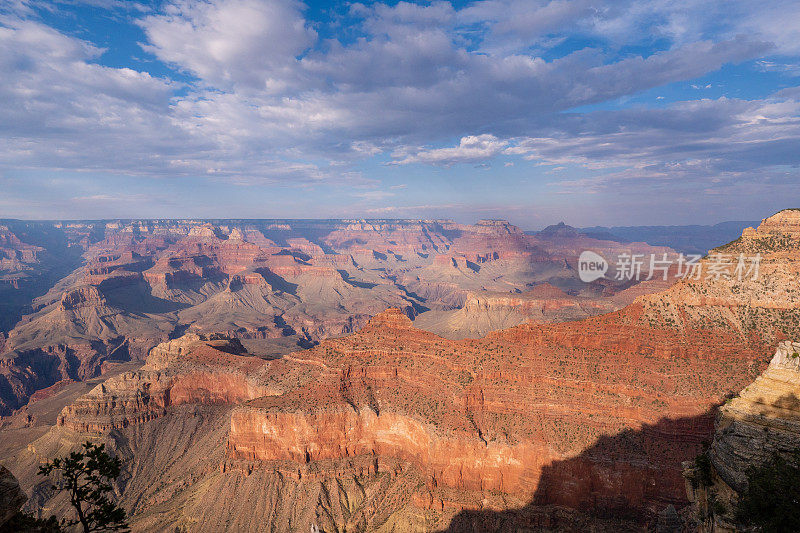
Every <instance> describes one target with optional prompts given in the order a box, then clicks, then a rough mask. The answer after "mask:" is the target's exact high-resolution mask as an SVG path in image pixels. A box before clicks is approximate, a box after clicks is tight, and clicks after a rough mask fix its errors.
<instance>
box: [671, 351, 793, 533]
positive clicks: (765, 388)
mask: <svg viewBox="0 0 800 533" xmlns="http://www.w3.org/2000/svg"><path fill="white" fill-rule="evenodd" d="M798 447H800V343H796V342H790V341H784V342H782V343H781V344H780V345H779V346H778V349H777V351H776V352H775V356H774V357H773V358H772V360H771V361H770V363H769V366H768V367H767V369H766V370H765V371H764V372H763V373H762V374H761V375H759V376H758V377H757V378H756V380H755V381H753V382H752V383H750V384H749V385H747V386H746V387H745V388H744V389H743V390H742V391H741V392H740V393H739V394H738V395H737V396H736V397H734V398H732V399H731V400H729V401H727V402H726V403H725V405H723V406H722V407H721V408H720V410H719V414H718V417H717V422H716V431H715V433H714V440H713V442H712V443H711V448H710V449H709V451H708V457H709V459H710V462H711V468H710V472H711V476H710V478H711V485H709V486H704V485H702V484H699V485H698V484H697V483H696V482H695V483H691V482H687V490H688V493H689V497H690V499H691V500H692V502H693V504H694V507H695V511H696V514H697V515H698V516H699V517H700V520H699V522H700V530H701V531H704V532H705V531H707V532H715V533H723V532H734V531H737V528H736V521H735V516H734V515H735V509H736V504H737V501H738V498H739V496H740V495H741V494H742V493H743V492H744V491H746V489H747V471H748V469H749V468H750V467H752V466H758V465H760V464H762V463H764V462H765V461H766V460H768V459H770V458H771V457H772V455H773V454H774V453H787V452H792V451H793V450H795V449H797V448H798ZM685 467H686V473H687V477H689V479H690V480H691V479H697V476H698V473H697V467H696V466H695V464H694V463H687V464H686V465H685ZM712 500H714V501H717V502H719V503H721V504H722V510H723V512H720V507H719V505H716V506H715V505H712V503H711V502H712Z"/></svg>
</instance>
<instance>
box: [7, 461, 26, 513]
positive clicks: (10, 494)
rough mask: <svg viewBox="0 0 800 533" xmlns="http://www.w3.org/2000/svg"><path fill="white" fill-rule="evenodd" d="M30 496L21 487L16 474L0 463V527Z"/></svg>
mask: <svg viewBox="0 0 800 533" xmlns="http://www.w3.org/2000/svg"><path fill="white" fill-rule="evenodd" d="M26 501H28V496H27V495H26V494H25V493H24V492H22V489H21V488H19V482H17V478H15V477H14V474H12V473H11V472H9V471H8V469H7V468H6V467H4V466H2V465H0V527H2V526H3V524H5V523H6V522H8V521H9V520H10V519H11V517H13V516H14V515H15V514H17V513H18V512H19V510H20V508H21V507H22V506H23V504H24V503H25V502H26Z"/></svg>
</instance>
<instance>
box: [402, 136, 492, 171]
mask: <svg viewBox="0 0 800 533" xmlns="http://www.w3.org/2000/svg"><path fill="white" fill-rule="evenodd" d="M507 145H508V141H501V140H498V139H497V137H495V136H494V135H490V134H483V135H468V136H466V137H462V138H461V141H460V142H459V143H458V146H454V147H452V148H431V149H415V150H411V153H409V149H402V150H399V151H397V152H395V154H393V157H395V160H394V161H393V162H392V164H395V165H408V164H410V163H426V164H429V165H442V166H449V165H453V164H456V163H480V162H482V161H485V160H486V159H491V158H492V157H495V156H496V155H498V154H499V153H500V152H502V151H503V149H504V148H505V147H506V146H507Z"/></svg>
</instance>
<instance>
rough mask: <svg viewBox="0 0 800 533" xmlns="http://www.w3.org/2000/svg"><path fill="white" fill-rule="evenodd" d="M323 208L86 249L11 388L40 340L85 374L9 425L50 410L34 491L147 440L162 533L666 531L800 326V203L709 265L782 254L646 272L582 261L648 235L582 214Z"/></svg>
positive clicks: (150, 231)
mask: <svg viewBox="0 0 800 533" xmlns="http://www.w3.org/2000/svg"><path fill="white" fill-rule="evenodd" d="M305 224H306V225H307V226H306V227H304V230H303V232H302V234H303V235H305V237H301V236H296V235H297V234H296V233H292V235H293V236H292V237H286V238H284V239H281V238H279V237H278V236H277V235H276V234H275V233H270V231H267V229H265V226H264V227H262V229H260V230H258V232H257V233H258V234H256V233H255V232H254V230H252V229H247V225H246V224H244V225H241V227H237V226H235V225H233V224H231V225H225V224H216V225H214V224H205V223H203V224H196V225H195V224H187V225H186V226H185V228H184V229H185V233H186V235H185V236H182V237H181V238H180V239H178V240H177V241H175V242H174V243H171V241H170V239H172V237H168V235H172V233H170V232H172V231H175V230H174V229H163V227H161V226H159V225H157V224H151V225H149V226H146V228H145V229H146V231H143V228H142V226H141V224H140V225H139V226H131V225H130V224H121V223H120V224H119V227H118V228H112V230H109V229H108V228H107V227H106V229H105V230H104V233H103V234H104V237H103V240H100V241H97V242H96V243H94V244H89V245H87V248H86V249H87V252H84V254H85V256H86V258H87V262H86V266H84V267H82V268H81V269H79V270H78V271H76V272H73V273H72V274H70V275H69V276H68V277H67V278H65V279H64V280H62V281H61V282H59V284H58V285H57V287H54V288H53V289H51V290H50V291H49V292H48V294H47V295H45V296H44V297H40V298H39V299H37V300H34V303H33V304H32V305H33V306H34V308H36V309H37V310H36V311H34V313H32V314H31V315H28V316H27V317H26V318H23V319H22V321H21V322H20V323H19V324H17V326H15V328H14V329H12V330H11V331H10V332H9V335H8V340H7V341H6V348H7V349H9V353H12V354H13V355H12V356H11V357H7V358H6V359H5V360H7V361H13V363H9V364H6V366H4V368H5V369H6V370H4V372H5V373H4V374H3V376H7V377H6V378H5V379H6V383H7V384H10V383H17V385H15V386H16V387H17V389H13V387H12V390H18V391H19V390H31V389H33V388H35V386H31V387H29V388H28V389H25V388H24V387H25V385H24V384H25V383H28V382H25V379H24V376H23V374H24V372H21V371H20V370H19V369H20V368H22V367H21V363H20V361H28V363H26V364H28V367H26V368H28V369H29V370H27V372H28V373H29V374H30V375H31V376H33V375H34V374H35V375H36V376H39V375H40V374H39V373H36V372H35V370H36V369H34V368H33V364H34V363H33V361H38V360H40V359H41V358H39V357H38V356H39V355H41V354H48V355H49V357H50V359H47V360H48V361H51V362H50V363H49V364H50V365H53V366H54V367H55V368H56V369H57V370H55V372H61V374H59V375H60V376H64V377H63V378H62V380H63V382H64V383H65V384H64V385H63V386H59V385H57V383H62V381H57V382H55V383H51V384H49V385H47V383H48V382H47V380H42V381H41V382H40V383H39V384H41V385H47V387H50V388H49V389H44V387H43V389H44V392H42V393H40V394H39V395H38V396H36V395H34V396H30V394H33V393H30V394H29V395H28V397H30V398H31V401H30V403H28V404H27V405H24V406H22V407H17V408H16V409H17V410H16V412H15V413H14V414H13V415H12V416H10V417H8V418H7V420H6V422H5V423H6V425H5V426H4V427H3V429H2V431H3V436H4V438H8V439H10V436H11V435H17V434H20V435H21V433H19V432H21V431H23V430H25V431H30V429H31V427H30V426H36V427H41V430H39V431H37V432H35V433H30V432H29V433H26V435H30V436H31V438H29V439H28V441H27V442H25V443H24V444H23V441H22V440H20V442H19V444H18V445H14V446H9V447H8V448H7V450H8V452H7V453H8V459H7V460H6V461H4V464H6V466H8V467H9V469H10V470H11V471H12V472H13V473H14V475H15V476H16V477H17V478H18V479H19V480H20V483H21V485H22V488H23V489H24V490H25V491H26V492H27V493H28V494H29V495H31V498H30V500H29V501H28V503H27V504H26V509H27V510H29V511H32V512H36V513H42V514H43V515H47V514H49V513H52V512H60V511H61V510H63V509H64V508H65V506H66V505H67V504H68V502H66V500H65V499H64V497H63V495H58V494H53V493H52V492H51V491H50V490H49V489H48V484H47V483H46V482H45V481H43V480H41V479H37V477H36V475H35V471H36V467H37V465H38V464H39V463H40V461H41V460H43V459H46V458H50V457H53V456H56V455H58V454H61V453H63V452H64V451H66V450H69V449H70V448H71V447H72V446H75V445H77V444H78V443H80V442H82V441H85V440H86V439H93V440H96V441H100V442H105V443H106V444H107V446H108V448H109V449H110V450H111V451H112V452H113V453H114V454H115V455H116V456H118V457H120V458H121V459H122V461H123V464H124V465H125V472H124V475H123V476H121V478H120V479H119V480H117V483H116V491H117V494H118V497H119V501H120V503H121V504H122V505H123V506H124V507H125V508H126V509H127V510H128V512H129V513H130V516H131V523H132V525H133V527H134V529H135V530H140V531H160V530H165V529H171V530H179V531H184V530H185V531H219V530H238V531H261V530H263V528H264V527H265V525H267V526H268V527H269V528H270V529H271V530H273V531H296V530H305V531H308V530H311V528H312V527H316V528H319V530H320V531H325V532H332V531H387V532H388V531H515V530H519V529H522V530H525V529H532V530H554V531H555V530H561V531H563V530H572V531H585V530H594V531H642V530H646V529H647V528H648V527H654V526H655V524H656V522H657V521H658V520H659V517H662V516H664V513H665V511H666V510H668V509H670V508H672V509H673V510H674V509H675V508H677V509H679V510H680V512H681V517H682V518H681V520H685V521H686V523H687V524H688V523H689V521H690V520H691V518H690V517H689V516H688V515H687V513H686V511H687V509H689V507H688V503H689V500H688V498H687V491H686V481H685V478H684V468H685V465H684V464H683V463H684V462H685V461H687V460H691V459H693V458H694V457H696V456H697V455H698V454H699V453H700V452H701V451H702V450H703V442H704V441H706V440H711V439H712V437H713V436H714V431H715V430H714V422H715V417H716V416H717V408H718V406H719V405H720V404H722V403H723V402H724V400H725V399H726V398H730V397H732V396H735V395H736V393H737V392H738V391H740V390H742V388H744V387H745V386H746V385H748V384H749V383H751V382H752V381H753V380H754V379H755V378H756V377H757V376H759V374H760V373H761V372H762V371H764V369H765V368H767V367H768V361H769V359H768V357H769V356H770V355H771V354H773V353H774V352H775V349H776V347H777V346H778V345H779V344H780V343H782V342H784V341H785V340H786V339H798V338H800V331H798V329H800V290H798V284H797V280H798V279H800V261H798V259H800V255H799V254H800V211H793V210H787V211H783V212H781V213H778V214H777V215H775V216H773V217H770V218H768V219H765V220H764V221H762V223H761V224H760V225H759V226H758V227H757V228H751V229H747V230H745V231H744V232H743V234H742V236H741V238H740V239H738V240H736V241H733V242H731V243H729V244H727V245H724V246H721V247H719V248H717V249H716V250H714V251H713V253H712V254H711V255H709V256H708V257H707V258H705V259H704V260H703V261H702V263H701V266H702V267H704V268H705V269H706V270H707V271H711V270H712V268H713V267H712V264H713V263H714V262H715V254H717V255H718V254H725V255H726V256H728V257H737V256H738V255H739V254H747V255H748V256H752V255H755V254H758V256H759V258H760V263H759V269H760V270H759V272H758V275H757V276H745V277H743V278H737V277H736V276H722V275H717V276H714V275H711V276H704V277H699V276H698V277H697V279H694V278H692V277H688V278H685V279H680V280H678V281H675V279H669V280H663V281H661V280H658V279H657V278H655V279H652V280H650V281H643V282H642V283H639V284H632V283H629V282H628V283H626V282H624V280H618V281H615V280H607V279H604V280H598V282H594V283H591V284H584V283H582V282H580V280H578V279H577V275H576V272H575V267H574V265H575V261H576V259H577V256H578V255H579V254H580V252H581V250H584V249H587V248H588V249H595V250H597V251H598V252H602V253H603V255H604V256H605V257H610V256H613V255H614V254H622V253H625V250H628V251H630V250H631V248H630V247H628V248H624V245H621V244H620V243H614V242H611V241H598V240H597V239H592V238H590V237H587V236H586V235H583V234H578V233H577V232H573V231H570V229H569V228H567V227H555V228H551V229H550V230H549V231H548V230H546V231H544V232H542V235H525V234H524V233H522V232H521V231H519V230H518V229H516V228H514V227H513V226H510V225H508V224H507V223H503V222H497V221H491V222H489V221H487V222H485V223H480V224H478V225H476V226H470V227H461V226H458V225H454V224H451V223H447V224H445V223H444V222H414V223H410V222H409V223H404V224H399V223H396V222H395V223H392V224H389V223H388V222H387V223H385V224H384V225H383V226H381V227H380V231H376V224H377V223H375V222H370V223H369V224H366V223H365V222H352V223H347V224H343V223H339V224H340V225H341V226H342V227H338V226H337V227H336V228H335V229H333V230H331V229H330V225H325V224H322V223H320V222H307V223H305ZM275 226H279V227H283V226H281V224H278V223H277V222H276V223H275ZM133 227H138V228H139V229H138V230H134V229H132V228H133ZM172 227H173V226H170V228H172ZM128 228H131V229H128ZM159 228H161V229H159ZM423 230H424V231H423ZM181 231H184V230H181ZM275 231H288V230H283V229H276V230H275ZM294 231H297V227H295V230H294ZM137 232H138V235H141V234H142V233H145V234H147V235H146V236H145V237H141V236H140V237H137V238H133V235H134V234H137ZM93 234H95V235H96V234H97V232H95V233H93ZM165 235H166V236H165ZM258 235H261V236H260V237H259V236H258ZM98 243H99V244H98ZM119 243H126V246H128V247H129V248H130V249H131V250H130V254H129V255H128V254H127V253H124V254H123V253H120V252H114V253H110V252H109V250H108V248H109V247H111V246H112V245H113V246H119ZM103 247H106V248H105V251H102V252H101V251H100V250H101V249H103ZM634 248H635V253H658V254H663V253H667V254H669V253H671V252H670V251H669V250H667V249H663V248H654V247H650V246H648V245H644V244H637V245H635V246H634ZM166 250H171V251H170V252H169V253H167V252H165V251H166ZM265 250H272V251H273V252H274V253H272V254H269V253H266V252H265ZM345 250H346V251H347V253H344V252H343V251H345ZM628 253H630V252H628ZM148 287H149V288H148ZM120 291H123V292H120ZM122 294H124V295H126V296H128V297H129V298H128V299H126V300H125V301H126V302H138V303H139V305H141V306H142V307H141V308H140V309H139V311H138V312H137V311H133V310H132V309H133V308H132V307H130V305H131V304H130V303H129V304H128V310H127V311H123V310H121V309H122V308H121V307H119V302H120V298H121V295H122ZM310 294H314V295H315V297H314V298H311V297H308V298H303V296H304V295H305V296H308V295H310ZM134 295H138V296H137V297H138V298H140V299H139V300H136V298H134V297H133V296H134ZM146 295H149V296H146ZM333 295H336V296H333ZM368 295H369V296H368ZM292 297H294V298H292ZM148 298H152V299H156V300H157V302H154V301H153V300H149V299H148ZM174 304H180V305H179V306H176V307H175V308H172V307H169V306H171V305H174ZM260 305H269V308H268V309H267V308H266V307H265V308H260V307H259V306H260ZM37 306H40V307H37ZM158 306H167V309H168V310H163V309H161V308H159V307H158ZM155 308H158V309H160V310H162V311H163V312H161V313H150V312H148V311H152V310H153V309H155ZM245 308H246V309H247V310H248V312H247V313H245V312H244V311H242V310H243V309H245ZM342 308H344V309H342ZM254 309H255V310H257V311H258V313H257V314H251V313H252V311H253V310H254ZM332 309H333V311H332ZM356 309H358V315H357V316H356V315H354V314H353V313H354V310H356ZM276 310H280V314H278V313H277V311H276ZM278 316H280V317H281V319H280V320H276V317H278ZM345 316H347V317H348V318H346V319H345V318H344V317H345ZM354 316H355V318H354ZM259 320H262V323H261V325H259V322H258V321H259ZM426 321H427V322H426ZM265 323H266V325H265ZM77 324H80V327H77V326H76V325H77ZM423 326H425V327H423ZM288 330H291V331H288ZM131 332H135V333H136V334H133V333H131ZM287 333H288V335H287ZM64 338H69V339H70V342H69V343H64V342H63V341H61V344H60V345H61V346H63V351H58V350H57V349H55V348H52V345H51V344H50V343H52V342H55V341H56V340H57V339H64ZM295 338H296V339H297V341H296V342H300V343H301V344H302V345H299V344H297V343H296V342H295V341H294V339H295ZM98 339H101V340H100V341H99V342H98ZM279 339H284V340H286V339H292V342H290V343H288V344H287V343H284V344H282V345H280V346H279V347H278V348H276V345H275V344H274V343H275V342H276V341H277V340H279ZM84 342H85V346H84V347H81V346H83V345H82V343H84ZM93 343H94V344H93ZM118 343H122V344H118ZM150 344H153V346H150V347H148V346H149V345H150ZM780 345H781V346H785V345H784V344H780ZM37 350H38V351H37ZM70 350H71V352H70ZM81 350H83V351H81ZM123 351H124V353H125V354H126V357H124V358H123V357H117V356H119V355H121V353H122V352H123ZM784 352H785V350H784ZM24 354H27V355H24ZM33 354H36V355H35V356H34V355H33ZM23 357H28V359H27V360H26V359H23ZM776 357H777V356H776ZM131 359H132V360H133V361H129V362H127V363H122V362H121V361H122V360H125V361H127V360H131ZM137 360H138V361H139V362H138V363H137V362H136V361H137ZM784 360H786V357H783V359H781V361H783V362H782V363H781V364H784V365H785V364H788V363H792V361H793V360H792V359H791V357H790V358H789V359H788V360H786V361H788V363H786V361H784ZM37 364H38V363H37ZM124 364H128V365H131V366H130V367H125V366H122V365H124ZM15 365H16V366H15ZM69 365H72V366H69ZM139 365H141V366H139ZM772 366H774V360H773V365H772ZM772 366H770V368H772ZM93 367H95V368H98V369H100V370H98V371H97V372H94V373H93V372H92V371H90V369H91V368H93ZM102 372H105V376H100V377H98V376H97V374H98V373H102ZM767 372H770V371H769V370H768V371H767ZM45 374H46V373H45V372H42V373H41V375H45ZM8 376H10V377H11V378H14V379H17V381H16V382H15V381H13V379H9V377H8ZM30 379H31V382H34V381H35V379H41V378H38V377H31V378H30ZM760 379H761V378H760ZM91 380H97V381H96V382H95V383H96V384H93V388H91V390H89V391H88V392H87V391H85V390H78V388H77V386H76V385H75V384H76V383H80V382H81V381H91ZM773 381H774V380H773ZM762 382H763V383H764V388H765V389H766V390H772V391H776V392H775V394H778V393H779V392H780V391H781V390H783V389H782V388H780V387H778V386H777V385H775V384H774V383H773V382H772V381H763V380H762ZM756 383H759V382H758V381H757V382H756ZM70 387H72V388H70ZM25 394H28V393H25ZM25 394H22V393H20V395H19V397H20V398H24V397H25ZM759 394H762V395H763V393H759ZM14 397H15V398H16V397H17V396H14ZM764 397H766V396H764ZM53 398H61V400H60V401H61V403H63V408H61V409H60V410H58V411H57V412H53V405H54V404H50V406H49V408H48V409H49V411H48V412H49V413H50V414H48V416H44V415H40V416H41V420H40V421H39V422H37V421H36V416H37V412H39V411H37V409H38V406H44V405H48V404H47V403H46V402H48V401H49V400H51V399H53ZM6 401H7V402H8V405H9V406H12V403H11V401H10V400H6ZM37 404H38V406H37ZM737 406H739V403H737V401H736V400H734V401H733V402H732V403H730V404H728V405H726V407H724V408H723V411H721V412H725V411H724V409H734V408H737ZM731 412H732V411H731ZM37 424H39V425H37ZM45 426H46V427H45ZM15 432H17V433H15ZM34 437H35V438H34ZM714 440H715V442H716V441H717V440H718V439H716V438H715V439H714ZM718 449H719V452H718V453H719V457H720V460H719V461H718V463H719V465H723V464H730V461H729V460H728V459H727V458H726V457H725V456H724V451H725V448H724V447H722V446H721V445H720V446H718ZM738 459H741V458H740V457H739V458H738ZM715 464H716V463H715ZM722 471H723V467H722V466H720V472H722Z"/></svg>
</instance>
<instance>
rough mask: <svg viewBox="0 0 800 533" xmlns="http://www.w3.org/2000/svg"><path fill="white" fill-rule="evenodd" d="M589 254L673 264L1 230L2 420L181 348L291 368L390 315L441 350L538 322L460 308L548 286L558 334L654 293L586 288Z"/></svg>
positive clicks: (249, 230)
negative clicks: (214, 340)
mask: <svg viewBox="0 0 800 533" xmlns="http://www.w3.org/2000/svg"><path fill="white" fill-rule="evenodd" d="M585 246H591V247H592V249H594V250H597V251H598V252H601V253H604V254H605V255H607V256H608V257H609V260H610V261H612V262H613V261H614V259H615V258H616V257H618V256H619V255H620V254H623V253H642V254H646V253H671V251H670V250H669V249H666V248H660V247H652V246H649V245H646V244H644V243H632V244H624V245H623V244H620V243H616V242H611V241H602V240H597V239H590V238H586V237H585V236H582V235H578V234H576V235H565V236H562V237H560V238H556V239H554V238H552V236H551V235H548V234H547V232H542V235H540V236H536V235H533V236H530V235H525V234H524V233H523V232H522V231H521V230H520V229H519V228H516V227H515V226H513V225H511V224H509V223H508V222H505V221H482V222H479V223H478V224H475V225H464V224H456V223H453V222H450V221H437V220H433V221H419V220H406V221H402V220H400V221H396V220H395V221H391V220H371V221H366V220H353V221H315V220H307V221H281V220H254V221H232V220H229V221H191V220H188V221H186V220H184V221H175V220H148V221H105V222H52V223H46V222H23V221H4V225H3V226H1V227H0V302H1V303H0V316H2V321H0V416H2V415H9V414H10V413H11V412H13V411H14V410H15V409H19V408H21V407H23V406H24V405H25V404H26V402H27V401H28V398H30V397H31V395H32V394H34V393H36V391H38V390H42V389H46V388H48V387H51V386H54V385H56V384H57V383H59V382H63V381H85V380H86V379H89V378H92V377H97V376H98V375H100V374H101V373H102V370H103V365H104V363H106V362H109V361H110V362H121V361H129V360H133V361H143V360H144V359H145V357H146V355H147V353H148V351H149V350H150V349H151V348H153V347H154V346H156V345H158V344H159V343H161V342H164V341H167V340H169V339H173V338H176V337H180V336H181V335H183V334H184V333H187V332H193V333H199V334H206V333H220V334H226V335H229V336H233V337H237V338H240V339H250V340H258V341H261V342H260V344H261V345H262V349H263V350H267V351H274V350H277V351H278V352H285V351H286V349H287V346H289V345H291V344H294V347H295V348H297V347H308V346H312V345H313V344H314V343H316V342H319V341H320V340H322V339H325V338H328V337H332V336H339V335H345V334H348V333H352V332H353V331H356V330H357V329H359V328H360V327H362V326H363V325H364V324H365V323H366V321H367V320H368V319H369V318H370V317H371V316H374V315H375V314H377V313H379V312H381V311H383V310H384V309H387V308H390V307H397V308H400V309H402V310H403V312H405V313H406V314H407V315H408V316H410V317H415V316H417V315H424V314H426V313H428V314H431V315H436V318H435V319H430V320H428V319H426V320H428V322H430V323H431V327H432V328H433V329H434V330H435V331H436V332H438V333H441V334H443V335H446V336H453V337H463V336H464V335H470V336H482V335H484V334H485V333H487V332H488V331H490V330H491V329H496V328H500V327H508V326H512V325H516V324H519V323H522V322H524V321H526V320H529V319H532V318H536V317H535V316H533V315H536V314H537V313H528V312H525V313H519V312H517V311H516V307H517V306H516V304H515V301H514V300H503V299H502V298H501V299H499V300H498V299H497V298H495V300H494V301H495V304H494V305H492V306H491V307H490V308H483V309H478V308H475V307H474V306H473V305H471V304H470V305H465V304H466V303H468V300H471V299H475V298H479V301H484V300H486V298H489V299H491V298H493V296H491V295H493V294H496V293H497V294H505V295H511V296H514V295H515V294H519V295H520V297H521V298H525V297H526V295H528V296H529V295H530V291H531V290H534V292H535V291H541V290H542V288H541V287H539V286H540V285H542V284H544V283H547V284H548V286H553V287H557V288H558V289H559V290H561V291H566V293H569V295H568V298H574V299H575V303H574V304H562V303H557V302H554V303H553V305H548V310H547V312H546V313H538V314H539V315H540V316H539V317H538V318H539V319H544V318H546V319H547V320H548V321H557V320H568V319H575V318H583V317H585V316H589V315H591V314H597V313H601V312H604V311H608V310H613V309H617V308H619V307H621V306H622V305H623V300H621V299H620V298H619V297H615V296H614V295H615V294H616V293H617V292H625V290H628V292H630V291H631V290H636V289H635V288H636V287H644V289H641V288H640V289H639V290H645V291H648V290H649V291H652V290H656V288H657V287H651V285H652V284H651V283H641V284H634V287H630V285H631V282H630V281H628V280H621V281H613V280H612V281H611V282H609V283H606V284H600V283H597V284H592V285H586V284H583V283H581V282H580V280H579V279H578V276H577V274H576V271H575V266H576V265H575V263H576V261H577V254H578V253H580V250H581V249H583V247H585ZM545 292H546V291H545ZM544 296H545V298H548V296H547V294H545V295H544ZM565 297H567V295H565ZM560 300H563V298H561V299H560ZM540 305H541V304H540ZM473 315H474V316H473ZM545 315H546V316H545ZM465 324H472V325H471V326H469V327H466V328H465ZM289 341H291V342H289Z"/></svg>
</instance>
